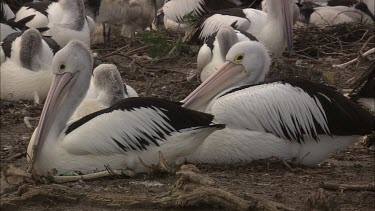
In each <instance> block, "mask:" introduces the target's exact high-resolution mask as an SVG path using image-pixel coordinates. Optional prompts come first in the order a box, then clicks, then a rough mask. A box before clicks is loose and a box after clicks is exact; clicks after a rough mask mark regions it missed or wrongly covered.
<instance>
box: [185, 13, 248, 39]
mask: <svg viewBox="0 0 375 211" xmlns="http://www.w3.org/2000/svg"><path fill="white" fill-rule="evenodd" d="M225 26H227V27H230V26H232V27H233V28H235V29H241V30H243V31H246V29H248V28H249V27H250V21H249V20H248V19H247V18H246V15H245V13H243V11H242V9H238V8H233V9H229V10H223V11H219V12H216V13H210V14H207V15H205V16H202V17H201V18H199V20H198V21H197V22H196V23H195V24H194V31H193V34H192V36H191V38H190V41H191V42H193V43H202V42H205V41H206V40H207V39H208V38H209V37H210V36H213V35H214V34H215V33H217V32H218V31H219V29H220V28H222V27H225Z"/></svg>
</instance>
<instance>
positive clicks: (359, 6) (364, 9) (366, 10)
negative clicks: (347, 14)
mask: <svg viewBox="0 0 375 211" xmlns="http://www.w3.org/2000/svg"><path fill="white" fill-rule="evenodd" d="M355 8H356V9H357V10H360V11H362V12H364V13H366V14H367V15H368V16H370V17H371V19H372V20H375V16H374V14H372V12H371V11H370V10H369V8H368V7H367V5H366V4H365V3H363V2H361V3H358V4H357V5H355Z"/></svg>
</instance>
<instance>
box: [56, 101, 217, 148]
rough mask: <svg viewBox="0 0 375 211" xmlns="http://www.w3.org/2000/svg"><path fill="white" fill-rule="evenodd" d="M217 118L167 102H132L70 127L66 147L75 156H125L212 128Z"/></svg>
mask: <svg viewBox="0 0 375 211" xmlns="http://www.w3.org/2000/svg"><path fill="white" fill-rule="evenodd" d="M212 119H213V116H212V115H210V114H205V113H201V112H197V111H192V110H188V109H185V108H182V107H180V105H178V104H176V103H173V102H169V101H166V100H160V99H154V98H128V99H124V100H122V101H119V102H118V103H116V104H115V105H113V106H111V107H110V108H108V109H104V110H101V111H98V112H96V113H93V114H90V115H88V116H85V117H83V118H81V119H80V120H78V121H76V122H74V123H72V124H70V125H69V126H68V127H67V129H66V131H65V137H64V139H63V147H64V148H65V149H66V150H67V151H69V153H72V154H80V155H85V154H101V155H106V154H113V153H119V154H123V153H126V152H129V151H143V150H147V149H149V148H150V147H158V146H160V145H162V144H163V143H165V142H166V141H167V139H168V137H170V136H171V135H173V134H174V133H180V132H183V131H186V130H195V129H198V128H202V127H212V125H211V123H212Z"/></svg>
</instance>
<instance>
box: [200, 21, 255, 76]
mask: <svg viewBox="0 0 375 211" xmlns="http://www.w3.org/2000/svg"><path fill="white" fill-rule="evenodd" d="M249 40H253V41H258V40H257V39H256V38H255V37H254V36H252V35H251V34H249V33H246V32H243V31H238V30H234V29H233V28H232V27H223V28H221V29H220V30H219V32H218V33H217V34H216V33H215V34H213V35H212V36H211V37H209V38H208V40H207V42H206V43H205V44H204V45H203V46H202V47H201V48H200V50H199V52H198V57H197V67H198V72H200V79H201V81H205V80H206V79H207V78H208V77H210V76H211V75H212V74H214V73H215V72H216V71H217V70H218V69H219V68H220V67H221V66H222V65H223V64H224V62H225V56H226V55H227V53H228V51H229V49H230V48H231V47H232V46H233V45H234V44H236V43H237V42H242V41H249Z"/></svg>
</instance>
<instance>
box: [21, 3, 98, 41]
mask: <svg viewBox="0 0 375 211" xmlns="http://www.w3.org/2000/svg"><path fill="white" fill-rule="evenodd" d="M30 15H35V17H34V18H33V20H31V21H29V22H28V23H27V24H26V26H28V27H29V28H47V29H48V30H46V31H45V32H43V35H45V36H51V37H52V38H53V39H54V40H55V41H56V42H57V43H58V44H59V45H60V46H61V47H63V46H65V45H66V44H67V43H68V42H69V41H70V40H73V39H75V40H80V41H82V42H84V43H86V44H87V45H88V46H89V45H90V35H91V33H93V32H94V30H95V23H94V21H93V20H92V19H91V18H90V17H87V16H86V15H85V7H84V4H83V2H82V0H60V1H58V2H34V3H29V4H26V5H25V6H23V7H21V9H20V10H19V11H18V12H17V13H16V21H17V20H20V19H23V18H25V17H28V16H30Z"/></svg>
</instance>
